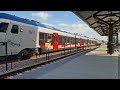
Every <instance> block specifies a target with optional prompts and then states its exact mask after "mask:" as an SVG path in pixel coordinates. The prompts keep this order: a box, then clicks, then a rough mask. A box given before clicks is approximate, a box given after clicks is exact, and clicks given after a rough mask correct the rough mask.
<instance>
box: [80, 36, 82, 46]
mask: <svg viewBox="0 0 120 90" xmlns="http://www.w3.org/2000/svg"><path fill="white" fill-rule="evenodd" d="M80 47H82V38H80Z"/></svg>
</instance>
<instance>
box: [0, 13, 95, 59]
mask: <svg viewBox="0 0 120 90" xmlns="http://www.w3.org/2000/svg"><path fill="white" fill-rule="evenodd" d="M0 42H7V54H8V55H11V54H12V55H17V57H18V58H21V57H22V56H25V55H29V56H32V55H33V54H35V53H38V54H41V53H42V52H45V51H46V50H47V49H49V50H59V49H64V48H70V47H83V46H86V45H96V43H97V41H95V40H90V39H89V40H88V39H87V38H85V37H81V36H80V35H74V34H73V33H70V32H66V31H62V30H60V29H56V28H54V27H51V26H48V25H44V24H42V23H40V22H37V21H34V20H29V19H24V18H20V17H17V16H15V15H9V14H6V13H0ZM0 56H5V45H4V44H2V43H0Z"/></svg>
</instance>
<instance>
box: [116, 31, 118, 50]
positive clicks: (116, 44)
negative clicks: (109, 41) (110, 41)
mask: <svg viewBox="0 0 120 90" xmlns="http://www.w3.org/2000/svg"><path fill="white" fill-rule="evenodd" d="M116 48H117V50H118V33H117V35H116Z"/></svg>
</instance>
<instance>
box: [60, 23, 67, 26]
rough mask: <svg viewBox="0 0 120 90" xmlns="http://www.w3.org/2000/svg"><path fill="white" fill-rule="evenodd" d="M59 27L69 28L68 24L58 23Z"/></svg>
mask: <svg viewBox="0 0 120 90" xmlns="http://www.w3.org/2000/svg"><path fill="white" fill-rule="evenodd" d="M58 25H59V26H69V25H68V24H65V23H60V24H58Z"/></svg>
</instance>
